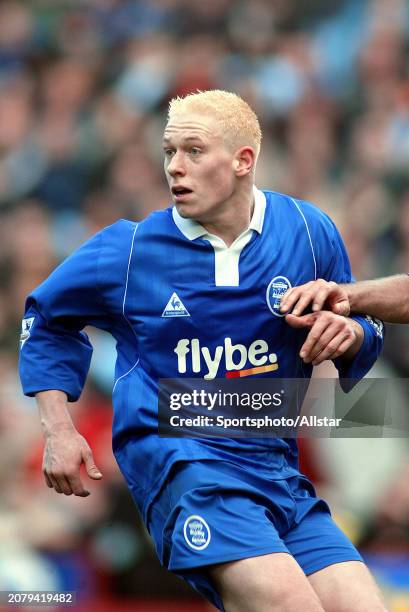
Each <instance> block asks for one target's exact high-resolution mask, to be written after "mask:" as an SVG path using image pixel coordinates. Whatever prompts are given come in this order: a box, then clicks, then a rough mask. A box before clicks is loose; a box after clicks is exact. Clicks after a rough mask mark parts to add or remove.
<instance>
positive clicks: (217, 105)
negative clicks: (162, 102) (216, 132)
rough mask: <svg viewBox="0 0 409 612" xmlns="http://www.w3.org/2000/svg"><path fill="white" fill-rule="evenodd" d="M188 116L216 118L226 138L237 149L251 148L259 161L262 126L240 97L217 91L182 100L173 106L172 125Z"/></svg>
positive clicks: (170, 110) (170, 111)
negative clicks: (178, 116)
mask: <svg viewBox="0 0 409 612" xmlns="http://www.w3.org/2000/svg"><path fill="white" fill-rule="evenodd" d="M185 112H197V113H203V114H206V115H210V116H212V117H214V118H215V119H216V120H217V121H218V123H220V126H221V129H222V134H223V137H225V138H226V139H227V140H229V141H231V143H232V144H233V145H234V146H235V147H240V146H251V147H252V148H253V149H254V152H255V155H256V159H257V157H258V154H259V152H260V144H261V137H262V135H261V129H260V124H259V121H258V118H257V115H256V113H255V112H254V111H253V110H252V109H251V108H250V106H249V105H248V104H247V102H245V101H244V100H243V99H242V98H240V96H238V95H237V94H235V93H231V92H229V91H223V90H221V89H213V90H209V91H197V92H195V93H191V94H188V95H187V96H185V97H183V98H181V97H179V96H178V97H176V98H173V99H172V100H171V101H170V102H169V111H168V121H169V120H170V119H171V118H172V117H174V116H175V115H178V114H180V113H185Z"/></svg>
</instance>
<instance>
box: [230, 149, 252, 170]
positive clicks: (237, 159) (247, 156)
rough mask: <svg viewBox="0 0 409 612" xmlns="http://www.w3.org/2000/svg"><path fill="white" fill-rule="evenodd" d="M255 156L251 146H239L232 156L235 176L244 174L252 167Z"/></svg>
mask: <svg viewBox="0 0 409 612" xmlns="http://www.w3.org/2000/svg"><path fill="white" fill-rule="evenodd" d="M255 159H256V156H255V153H254V149H253V148H252V147H241V148H240V149H238V150H237V151H236V154H235V156H234V162H233V168H234V171H235V173H236V176H246V175H247V174H250V172H251V171H252V170H253V168H254V162H255Z"/></svg>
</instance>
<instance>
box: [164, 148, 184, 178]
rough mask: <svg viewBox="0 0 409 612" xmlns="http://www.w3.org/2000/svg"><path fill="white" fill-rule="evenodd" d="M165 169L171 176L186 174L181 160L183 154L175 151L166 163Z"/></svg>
mask: <svg viewBox="0 0 409 612" xmlns="http://www.w3.org/2000/svg"><path fill="white" fill-rule="evenodd" d="M167 170H168V172H169V174H170V175H171V176H176V175H177V174H182V175H184V174H186V169H185V164H184V160H183V154H182V153H181V152H180V153H175V154H174V155H173V157H172V159H171V160H170V161H169V163H168V167H167Z"/></svg>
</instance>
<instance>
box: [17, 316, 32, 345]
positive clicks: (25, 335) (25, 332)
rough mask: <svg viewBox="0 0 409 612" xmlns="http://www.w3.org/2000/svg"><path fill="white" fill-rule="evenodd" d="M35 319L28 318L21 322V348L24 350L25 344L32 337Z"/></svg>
mask: <svg viewBox="0 0 409 612" xmlns="http://www.w3.org/2000/svg"><path fill="white" fill-rule="evenodd" d="M34 319H35V317H28V318H27V319H23V320H22V321H21V335H20V348H21V349H22V348H23V346H24V344H25V343H26V342H27V340H28V339H29V337H30V330H31V328H32V327H33V323H34Z"/></svg>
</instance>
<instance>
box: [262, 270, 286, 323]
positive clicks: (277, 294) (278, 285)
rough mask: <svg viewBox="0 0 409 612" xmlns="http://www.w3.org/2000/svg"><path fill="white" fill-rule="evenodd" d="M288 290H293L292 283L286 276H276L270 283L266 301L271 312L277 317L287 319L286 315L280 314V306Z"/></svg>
mask: <svg viewBox="0 0 409 612" xmlns="http://www.w3.org/2000/svg"><path fill="white" fill-rule="evenodd" d="M288 289H291V283H290V281H289V280H288V278H287V277H286V276H275V277H274V278H273V279H272V280H271V281H270V282H269V285H268V287H267V291H266V301H267V306H268V307H269V309H270V311H271V312H272V313H273V315H275V316H276V317H285V314H284V313H281V312H280V304H281V298H282V297H283V295H284V293H285V292H286V291H287V290H288Z"/></svg>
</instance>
